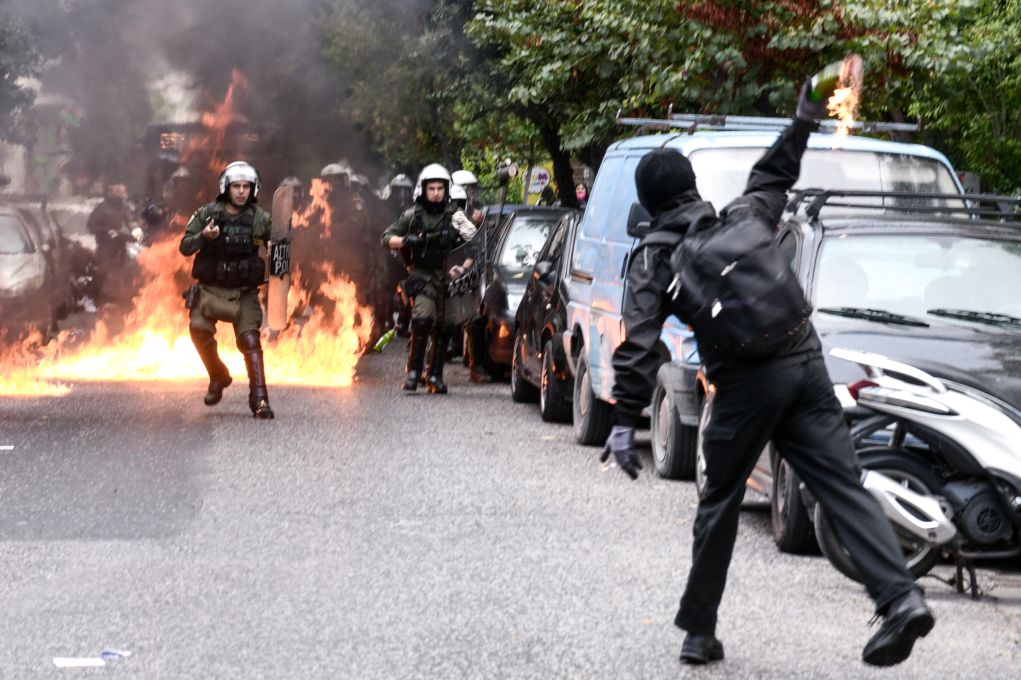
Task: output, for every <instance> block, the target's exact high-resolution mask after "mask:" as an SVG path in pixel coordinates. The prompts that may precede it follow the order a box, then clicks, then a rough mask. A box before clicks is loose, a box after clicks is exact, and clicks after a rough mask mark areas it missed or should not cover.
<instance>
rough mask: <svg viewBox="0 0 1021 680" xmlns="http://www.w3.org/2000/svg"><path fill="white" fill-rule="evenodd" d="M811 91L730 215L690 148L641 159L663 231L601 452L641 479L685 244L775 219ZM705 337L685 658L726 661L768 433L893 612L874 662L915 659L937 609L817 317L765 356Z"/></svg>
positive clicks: (794, 175)
mask: <svg viewBox="0 0 1021 680" xmlns="http://www.w3.org/2000/svg"><path fill="white" fill-rule="evenodd" d="M807 92H808V88H807V86H806V87H805V88H804V89H803V90H802V95H801V98H800V100H799V103H798V107H797V116H796V119H795V120H794V121H793V123H792V124H791V125H790V126H788V127H787V128H786V129H785V130H784V131H783V132H782V133H781V135H780V137H779V139H777V141H776V142H775V143H774V144H773V146H772V147H771V148H770V149H769V150H768V151H766V153H765V154H764V155H763V157H762V158H761V159H760V160H759V161H758V163H757V164H756V165H755V167H754V168H753V169H752V171H751V174H750V176H749V178H748V184H747V187H746V189H745V193H744V195H743V196H741V197H739V198H737V199H736V200H734V201H733V202H732V203H731V204H729V205H728V206H727V207H726V208H725V209H724V210H723V211H721V213H720V215H719V216H717V214H716V211H715V210H714V208H713V206H712V205H711V204H709V203H707V202H705V201H703V200H702V199H701V197H700V195H699V193H698V190H697V188H696V184H695V174H694V172H693V170H692V167H691V163H689V162H688V160H687V158H685V157H684V156H683V155H682V154H681V153H680V152H678V151H676V150H674V149H657V150H655V151H652V152H650V153H649V154H647V155H646V156H645V158H643V159H642V161H641V162H640V163H639V164H638V167H637V168H636V170H635V183H636V186H637V190H638V198H639V201H640V202H641V203H642V205H643V206H644V207H645V208H646V210H648V211H649V213H650V214H651V215H652V217H653V220H652V231H651V233H650V234H649V235H648V236H646V237H645V239H643V243H642V244H640V245H639V246H638V248H639V250H638V251H637V252H636V255H635V256H634V257H633V258H632V263H631V268H630V270H629V272H628V287H627V293H626V297H625V300H624V306H623V314H624V323H625V327H626V333H625V337H626V339H625V341H624V342H623V343H622V344H621V345H620V346H619V347H618V348H617V350H616V351H615V352H614V355H613V369H614V374H615V383H614V387H613V397H614V399H615V401H616V405H615V407H614V426H613V429H612V431H611V433H610V436H609V438H608V440H607V444H606V448H605V449H604V452H603V454H602V455H603V458H602V459H603V460H606V459H607V458H608V457H609V455H611V454H612V455H613V456H614V457H615V458H616V460H617V462H618V464H619V465H620V467H621V469H622V470H623V471H624V472H626V473H627V474H628V475H629V476H631V477H632V479H635V478H637V476H638V470H639V469H640V468H641V464H640V463H639V462H638V458H637V456H636V454H635V450H634V428H635V423H636V421H637V419H638V417H639V415H640V414H641V411H642V409H643V408H644V407H645V406H646V405H647V404H648V403H649V401H650V398H651V395H652V390H653V386H654V382H655V376H656V371H657V369H658V367H659V365H660V363H661V361H662V360H661V359H660V358H659V355H658V354H657V352H656V344H657V343H658V341H659V337H660V332H661V330H662V325H663V322H664V321H665V320H666V318H667V316H668V315H670V314H671V313H672V312H671V309H677V307H676V306H673V304H672V299H671V297H672V296H671V295H670V294H668V289H669V287H670V286H671V283H672V281H673V280H674V275H675V272H674V271H673V267H672V265H671V257H670V256H671V253H672V251H673V248H674V247H675V246H676V245H677V244H678V243H680V242H681V241H682V240H683V239H684V238H689V237H691V235H692V234H695V233H700V232H703V230H708V229H714V228H717V227H720V228H730V229H739V228H740V229H747V230H749V231H744V232H741V233H757V230H758V229H760V228H761V229H768V230H770V231H771V230H773V229H775V227H776V224H777V223H778V221H779V219H780V216H781V214H782V211H783V208H784V204H785V202H786V194H787V191H788V190H789V189H790V188H791V187H792V186H793V185H794V183H795V182H796V181H797V179H798V176H799V174H800V171H801V157H802V155H803V154H804V152H805V148H806V146H807V144H808V137H809V133H810V132H812V131H813V130H815V129H817V125H818V124H817V122H816V120H817V119H818V118H820V117H823V116H825V115H826V103H825V101H823V102H821V103H816V102H814V101H812V100H811V99H809V98H808V96H807ZM719 233H722V232H719ZM657 244H658V245H657ZM639 253H640V255H639ZM735 264H736V263H735ZM691 285H692V284H691V282H690V281H689V283H688V284H687V285H686V286H685V287H687V288H688V289H689V290H690V288H691ZM695 285H697V284H695ZM685 287H682V290H681V291H680V295H681V296H684V295H689V296H691V295H693V293H691V292H688V293H685V290H684V289H683V288H685ZM802 295H803V294H802ZM682 299H683V298H682ZM682 321H685V320H683V319H682ZM689 321H690V320H689ZM696 339H697V340H699V349H700V351H701V356H702V360H703V363H704V365H705V370H706V373H707V376H708V377H709V379H710V380H711V381H712V383H713V385H714V387H715V395H714V396H713V402H712V407H711V408H712V410H711V416H710V420H709V423H708V425H707V426H706V429H705V440H704V448H703V451H704V454H705V459H706V486H705V489H704V491H703V493H702V496H701V498H700V499H699V505H698V511H697V514H696V518H695V522H694V544H693V556H692V561H691V571H690V573H689V575H688V583H687V587H686V589H685V591H684V596H683V597H682V599H681V603H680V610H679V611H678V613H677V617H676V619H675V623H676V625H677V626H679V627H680V628H682V629H684V630H685V631H687V636H686V637H685V640H684V644H683V647H682V650H681V661H682V662H684V663H690V664H704V663H707V662H709V661H719V660H721V659H723V645H722V644H721V643H720V641H719V640H717V638H716V622H717V610H718V608H719V605H720V601H721V599H722V597H723V590H724V586H725V584H726V578H727V568H728V566H729V565H730V559H731V555H732V552H733V548H734V540H735V538H736V535H737V527H738V513H739V509H740V505H741V500H742V498H743V496H744V490H745V480H746V479H747V477H748V475H749V474H750V473H751V471H752V469H753V468H754V466H755V463H756V460H757V459H758V457H759V453H760V452H761V451H762V449H763V447H764V446H765V445H766V443H767V442H769V441H770V440H772V442H773V443H774V444H775V446H776V447H777V450H778V451H780V452H781V453H782V455H783V456H784V458H786V459H787V460H788V461H789V462H790V464H791V466H792V467H793V468H794V470H795V471H796V472H797V473H798V475H799V476H800V477H801V479H802V480H803V481H804V482H805V484H806V485H807V486H808V489H809V490H810V491H811V492H812V493H813V494H814V495H815V497H816V498H818V499H819V502H820V503H821V504H822V507H823V508H824V509H825V510H826V513H827V516H828V517H829V519H830V521H831V522H832V525H833V528H834V531H835V532H836V533H837V535H838V536H839V538H840V540H841V542H842V543H843V545H844V547H845V549H846V550H847V551H848V553H849V554H850V556H851V559H852V560H853V561H854V563H855V565H856V566H857V567H858V569H859V571H860V572H861V573H862V575H863V578H864V582H865V584H866V587H867V589H868V593H869V595H870V596H871V597H872V599H873V600H874V601H875V604H876V614H877V616H878V617H884V618H885V620H884V622H883V624H882V626H881V627H880V629H879V631H877V632H876V634H875V635H874V636H873V637H872V639H870V640H869V642H868V644H867V645H866V646H865V649H864V651H863V653H862V656H863V659H864V661H865V662H866V663H869V664H873V665H879V666H889V665H894V664H897V663H900V662H901V661H903V660H905V659H906V658H907V657H908V656H909V655H910V654H911V649H912V646H913V645H914V642H915V640H916V639H917V638H918V637H921V636H925V635H926V634H927V633H928V632H929V631H930V630H931V629H932V627H933V624H934V619H933V616H932V613H931V612H930V611H929V609H928V607H927V606H926V604H925V601H924V599H923V598H922V595H921V592H920V589H919V588H918V586H917V585H916V584H915V582H914V580H913V579H912V578H911V577H910V576H909V575H908V572H907V570H906V569H905V566H904V558H903V555H902V553H901V549H900V547H899V546H898V543H897V540H896V538H895V536H894V533H893V530H892V529H891V527H890V524H889V522H888V521H887V520H886V518H885V517H884V516H883V512H882V510H881V509H880V507H879V504H878V503H877V502H876V500H875V499H874V498H873V497H872V496H871V495H870V494H869V493H868V492H867V491H866V490H865V489H864V488H863V487H862V485H861V483H860V481H859V467H858V463H857V458H856V455H855V452H854V448H853V445H852V443H851V438H850V434H849V432H848V428H847V425H846V423H845V421H844V417H843V412H842V409H841V407H840V404H839V403H838V402H837V399H836V397H835V395H834V392H833V385H832V382H831V381H830V378H829V375H828V373H827V371H826V366H825V364H824V363H823V357H822V350H821V344H820V341H819V337H818V336H817V335H816V332H815V329H814V328H813V327H812V324H811V322H810V321H808V320H807V316H806V317H805V320H804V323H803V325H800V326H798V327H797V329H796V332H791V333H790V334H789V335H787V336H786V340H785V341H784V344H783V345H782V346H781V347H780V348H779V349H778V350H776V351H774V352H773V353H772V354H771V355H769V356H766V357H764V358H757V359H737V358H735V357H734V356H730V355H726V354H724V353H723V352H721V351H719V350H717V345H714V344H713V343H712V342H709V340H708V338H702V337H699V332H698V328H696Z"/></svg>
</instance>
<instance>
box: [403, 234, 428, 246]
mask: <svg viewBox="0 0 1021 680" xmlns="http://www.w3.org/2000/svg"><path fill="white" fill-rule="evenodd" d="M423 245H425V238H424V237H422V236H419V235H418V234H408V235H407V236H405V237H404V247H405V248H421V247H422V246H423Z"/></svg>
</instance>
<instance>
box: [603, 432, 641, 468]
mask: <svg viewBox="0 0 1021 680" xmlns="http://www.w3.org/2000/svg"><path fill="white" fill-rule="evenodd" d="M611 453H612V454H613V457H614V458H616V459H617V465H619V466H620V469H621V470H623V471H624V472H626V473H627V476H628V477H630V478H631V479H632V480H635V479H638V471H639V470H641V469H642V464H641V463H640V462H639V460H638V455H637V454H636V453H635V428H633V427H625V426H624V425H614V426H613V429H612V430H610V436H609V437H607V438H606V447H605V448H603V455H601V456H599V462H600V463H605V462H606V460H607V459H608V458H609V457H610V454H611Z"/></svg>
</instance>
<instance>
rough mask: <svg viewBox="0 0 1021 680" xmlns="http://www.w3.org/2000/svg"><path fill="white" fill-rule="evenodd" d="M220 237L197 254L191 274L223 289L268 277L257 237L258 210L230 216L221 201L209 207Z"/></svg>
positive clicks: (200, 281)
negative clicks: (256, 212) (256, 218)
mask: <svg viewBox="0 0 1021 680" xmlns="http://www.w3.org/2000/svg"><path fill="white" fill-rule="evenodd" d="M207 209H208V211H209V215H210V216H211V217H212V218H213V223H214V224H215V225H216V226H218V227H219V228H220V235H219V237H217V238H215V239H213V240H212V241H210V242H208V243H206V244H205V245H204V246H203V248H202V250H200V251H199V252H198V254H197V255H196V256H195V264H194V265H193V266H192V270H191V275H192V276H193V277H194V278H196V279H198V280H199V283H203V284H206V285H208V286H221V287H223V288H248V287H251V286H259V285H262V283H263V282H264V281H265V278H266V263H265V262H263V259H262V257H260V256H259V245H261V244H260V243H258V242H257V241H256V239H255V210H254V209H253V208H251V207H248V208H246V209H245V210H244V211H243V212H242V213H241V214H240V215H237V216H235V217H233V218H228V216H227V215H226V213H224V211H223V207H222V206H220V205H219V204H215V203H214V204H212V205H210V206H207Z"/></svg>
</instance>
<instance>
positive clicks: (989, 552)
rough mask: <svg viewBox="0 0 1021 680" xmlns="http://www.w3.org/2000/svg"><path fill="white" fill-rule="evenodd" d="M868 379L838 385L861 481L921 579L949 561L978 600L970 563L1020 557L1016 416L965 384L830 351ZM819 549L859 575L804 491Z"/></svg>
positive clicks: (1020, 426) (1020, 456) (1020, 439)
mask: <svg viewBox="0 0 1021 680" xmlns="http://www.w3.org/2000/svg"><path fill="white" fill-rule="evenodd" d="M830 354H831V355H832V356H834V357H836V358H838V359H843V360H845V361H850V362H853V363H856V364H858V365H859V366H860V367H861V368H862V369H864V371H865V375H866V376H867V378H866V379H865V380H861V381H859V382H857V383H854V384H852V385H837V386H835V388H836V389H837V393H838V397H840V399H841V402H842V403H843V404H844V406H845V409H846V410H848V412H851V411H853V412H854V413H855V414H856V416H858V418H857V419H856V420H855V421H854V422H853V424H852V428H851V436H852V439H853V441H854V443H855V449H856V451H857V452H858V456H859V460H860V463H861V467H862V484H863V486H864V487H865V488H866V489H868V490H869V492H871V493H872V495H873V496H875V497H876V499H877V500H878V501H879V504H880V505H881V506H882V508H883V512H884V513H885V514H886V516H887V518H888V519H889V520H890V522H891V523H892V525H893V527H894V530H895V532H896V534H897V536H898V538H899V539H900V541H901V544H902V546H903V549H904V557H905V561H906V564H907V567H908V571H909V572H910V573H911V575H912V576H913V577H914V578H919V577H920V576H923V575H924V574H926V573H928V572H929V570H931V569H932V568H933V566H934V565H935V564H936V563H937V562H938V561H939V560H940V558H941V557H944V556H945V557H949V558H952V559H953V560H954V562H955V564H956V567H957V576H956V579H955V584H956V585H957V589H958V591H959V592H964V580H963V572H964V571H965V570H967V572H968V575H969V577H970V590H971V595H972V597H973V598H976V599H977V598H978V597H979V591H978V586H977V583H976V579H975V570H974V565H973V561H974V560H975V559H978V558H994V559H1007V558H1012V557H1015V556H1018V555H1021V410H1019V409H1017V408H1016V407H1014V406H1012V405H1010V404H1007V403H1005V402H1003V401H1000V400H999V399H996V398H994V397H992V396H990V395H987V394H983V393H981V392H979V391H977V390H974V389H972V388H970V387H966V386H964V385H960V384H957V383H953V382H950V381H946V380H941V379H939V378H936V377H934V376H932V375H930V374H928V373H926V372H925V371H922V370H919V369H917V368H915V367H913V366H909V365H907V364H904V363H901V362H897V361H893V360H891V359H889V358H887V357H884V356H882V355H878V354H872V353H869V352H860V351H856V350H848V349H833V350H831V352H830ZM802 494H803V496H804V497H805V500H806V503H807V504H808V507H809V508H810V511H811V512H812V513H813V515H812V516H813V518H814V523H815V530H816V536H817V538H818V540H819V547H820V549H821V550H822V552H823V554H824V555H825V556H826V558H827V559H828V560H829V561H830V562H831V563H832V564H833V566H834V567H836V568H837V569H838V570H839V571H840V572H841V573H843V574H844V575H845V576H848V577H849V578H852V579H854V580H856V581H860V580H861V579H860V577H859V575H858V570H857V568H856V567H855V566H854V564H853V563H852V562H851V559H850V557H849V555H848V554H847V552H846V551H845V550H844V549H843V547H842V546H841V545H840V542H839V540H838V539H837V537H836V536H835V535H834V532H833V530H832V528H831V527H830V524H829V522H828V521H827V520H826V514H825V510H824V509H823V508H822V506H821V505H820V504H818V503H817V502H815V500H814V499H813V498H811V496H810V494H809V493H808V492H807V490H806V489H802Z"/></svg>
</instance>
